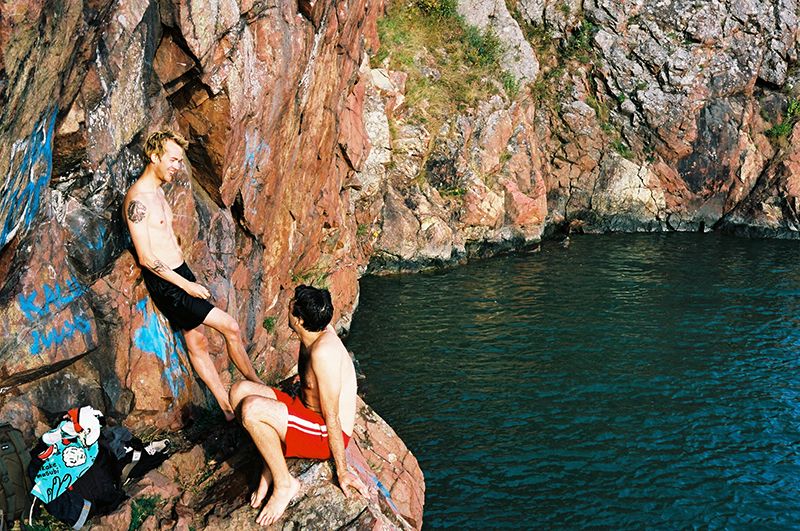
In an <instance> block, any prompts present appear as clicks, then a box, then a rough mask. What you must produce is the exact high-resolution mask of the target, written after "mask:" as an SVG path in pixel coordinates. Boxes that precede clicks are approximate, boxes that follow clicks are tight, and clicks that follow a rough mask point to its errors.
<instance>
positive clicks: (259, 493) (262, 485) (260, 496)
mask: <svg viewBox="0 0 800 531" xmlns="http://www.w3.org/2000/svg"><path fill="white" fill-rule="evenodd" d="M270 485H272V472H270V471H269V467H268V466H267V464H266V463H264V468H263V469H262V470H261V476H259V478H258V488H257V489H256V490H255V492H253V494H251V495H250V507H252V508H253V509H258V508H259V507H261V504H262V503H263V501H264V498H266V497H267V492H269V487H270Z"/></svg>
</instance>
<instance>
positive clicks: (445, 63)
mask: <svg viewBox="0 0 800 531" xmlns="http://www.w3.org/2000/svg"><path fill="white" fill-rule="evenodd" d="M378 33H379V35H380V41H381V47H380V49H379V50H378V51H377V53H376V54H375V55H374V56H373V57H372V60H371V62H372V65H373V67H378V66H381V65H383V64H386V63H388V66H389V68H391V69H393V70H402V71H404V72H406V73H407V74H408V79H407V81H406V94H405V96H406V102H407V104H408V108H409V109H411V113H412V115H411V119H412V121H416V122H417V123H425V124H430V125H431V127H432V128H436V127H438V125H439V124H441V123H442V122H443V121H445V120H446V119H448V118H449V117H450V116H452V115H453V113H454V112H457V111H460V110H463V109H466V108H468V107H470V106H471V105H473V104H474V103H475V102H477V101H481V100H485V99H487V98H488V97H489V96H491V95H494V94H497V93H498V92H500V90H501V89H500V87H503V89H504V90H506V92H507V93H508V94H509V96H511V97H513V95H515V94H516V93H517V92H518V91H519V89H520V87H519V82H518V81H517V80H516V79H514V78H513V76H511V74H507V73H504V72H503V70H502V69H501V67H500V64H499V60H500V57H501V56H502V53H503V48H502V45H501V43H500V40H499V38H498V37H497V35H495V34H494V33H493V32H492V31H486V32H484V31H481V30H479V29H478V28H475V27H474V26H470V25H469V24H466V23H465V22H464V20H463V18H462V17H460V16H459V15H458V13H457V11H456V0H410V1H405V2H393V3H392V4H391V5H390V6H389V7H388V9H387V14H386V16H385V17H383V18H382V19H380V20H379V21H378ZM512 93H513V94H512Z"/></svg>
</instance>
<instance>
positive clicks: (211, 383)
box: [183, 327, 235, 420]
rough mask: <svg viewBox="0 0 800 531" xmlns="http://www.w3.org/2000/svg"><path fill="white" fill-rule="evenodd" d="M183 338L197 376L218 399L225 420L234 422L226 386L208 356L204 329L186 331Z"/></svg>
mask: <svg viewBox="0 0 800 531" xmlns="http://www.w3.org/2000/svg"><path fill="white" fill-rule="evenodd" d="M183 337H184V338H185V339H186V346H187V347H188V349H189V361H191V362H192V367H194V370H195V371H197V375H198V376H200V379H201V380H203V383H204V384H206V385H207V386H208V388H209V390H210V391H211V394H212V395H214V398H216V399H217V403H218V404H219V407H220V409H222V412H223V413H224V414H225V420H233V419H234V417H235V416H234V414H233V408H232V407H231V404H230V402H228V393H227V392H226V391H225V386H224V385H222V380H220V377H219V373H218V372H217V369H216V367H214V362H212V361H211V356H209V354H208V340H207V339H206V336H205V334H204V333H203V329H202V328H200V327H197V328H195V329H193V330H184V331H183Z"/></svg>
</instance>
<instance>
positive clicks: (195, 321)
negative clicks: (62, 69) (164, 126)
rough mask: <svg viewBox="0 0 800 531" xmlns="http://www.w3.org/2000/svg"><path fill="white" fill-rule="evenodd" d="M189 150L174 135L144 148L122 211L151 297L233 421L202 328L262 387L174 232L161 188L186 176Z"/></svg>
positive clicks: (163, 134)
mask: <svg viewBox="0 0 800 531" xmlns="http://www.w3.org/2000/svg"><path fill="white" fill-rule="evenodd" d="M187 145H188V144H187V142H186V140H184V139H183V137H181V136H180V135H178V134H177V133H174V132H172V131H156V132H155V133H153V134H151V135H150V136H149V137H148V138H147V141H146V142H145V146H144V153H145V155H146V156H147V158H148V159H149V161H150V162H149V163H148V164H147V167H146V168H145V169H144V172H143V173H142V175H141V176H140V177H139V179H137V181H136V182H135V183H133V185H132V186H131V187H130V189H129V190H128V193H127V194H126V195H125V201H124V202H123V204H122V208H123V212H124V213H125V218H126V221H127V223H128V230H130V233H131V239H132V240H133V246H134V247H135V248H136V254H137V255H138V257H139V264H140V265H141V267H142V277H143V278H144V282H145V284H146V285H147V290H148V291H149V292H150V297H151V298H152V299H153V302H154V303H155V305H156V307H157V308H158V309H159V310H160V311H161V313H163V314H164V316H165V317H166V318H167V319H168V320H169V322H170V324H171V325H172V326H173V327H174V328H177V329H179V330H182V331H183V337H184V338H185V339H186V346H187V347H188V349H189V360H190V361H191V363H192V366H193V367H194V370H196V371H197V374H198V375H199V376H200V379H201V380H203V382H204V383H205V384H206V385H207V386H208V388H209V389H210V390H211V393H212V394H213V395H214V398H216V399H217V402H218V403H219V406H220V408H221V409H222V411H223V413H225V418H226V419H227V420H233V418H234V413H233V408H231V405H230V402H228V393H227V392H226V390H225V386H224V385H222V380H221V379H220V377H219V374H218V373H217V370H216V369H215V368H214V363H213V362H212V361H211V357H210V356H209V354H208V340H207V339H206V336H205V333H204V331H203V326H202V325H206V326H209V327H211V328H213V329H214V330H216V331H218V332H220V333H221V334H222V335H223V336H225V345H226V347H227V350H228V356H229V357H230V359H231V360H233V363H234V364H235V365H236V367H237V368H238V369H239V370H240V371H241V372H242V374H243V375H244V377H245V378H247V379H248V380H250V381H253V382H257V383H262V382H261V380H260V379H259V377H258V375H257V374H256V371H255V369H253V364H252V363H251V362H250V358H249V357H248V356H247V352H245V350H244V344H243V343H242V338H241V334H240V332H239V325H238V324H237V322H236V320H235V319H234V318H233V317H231V316H230V315H228V314H227V313H225V312H224V311H222V310H220V309H219V308H216V307H214V305H212V304H211V303H210V302H208V298H209V297H210V296H211V294H210V293H209V291H208V289H206V288H205V286H202V285H200V284H198V283H197V282H195V281H196V280H197V279H196V278H195V276H194V275H193V274H192V272H191V271H190V270H189V267H188V266H187V265H186V262H185V261H184V260H183V252H182V251H181V248H180V246H179V245H178V239H177V238H176V236H175V233H174V232H173V230H172V209H171V208H170V206H169V204H168V203H167V198H166V196H165V195H164V190H162V188H161V187H162V186H163V185H164V184H165V183H170V182H172V181H173V179H175V178H176V177H177V176H178V175H179V174H180V173H181V172H182V171H183V150H184V149H185V148H186V146H187Z"/></svg>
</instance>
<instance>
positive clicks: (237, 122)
mask: <svg viewBox="0 0 800 531" xmlns="http://www.w3.org/2000/svg"><path fill="white" fill-rule="evenodd" d="M799 32H800V26H798V6H797V2H796V0H736V1H733V0H730V1H728V0H726V1H723V0H710V1H708V2H691V1H685V0H683V1H679V0H630V1H625V2H615V1H610V0H583V1H580V0H566V1H564V0H507V1H505V2H503V1H499V0H413V1H410V2H389V3H388V5H384V2H383V1H382V0H352V1H337V2H325V1H321V0H298V1H294V0H292V1H289V0H264V1H259V0H217V1H214V2H196V1H192V0H160V1H158V0H124V1H121V2H111V1H108V0H83V1H79V0H52V1H49V2H45V1H43V0H23V1H19V2H13V3H6V4H4V5H3V7H2V13H0V315H2V319H0V331H2V334H1V335H0V419H3V420H9V421H12V422H13V423H14V424H15V425H17V426H19V427H20V428H22V429H23V431H25V433H26V434H27V435H28V436H32V435H33V434H34V433H35V432H38V433H41V432H42V431H43V429H44V426H45V424H46V423H47V421H48V420H50V419H49V416H50V415H52V414H53V413H55V412H57V411H60V410H63V409H65V408H67V407H70V406H72V405H75V404H79V403H92V404H94V405H95V406H97V407H101V408H102V409H103V410H104V411H105V412H106V413H107V415H108V416H109V417H110V418H111V419H112V420H113V421H116V422H124V423H125V424H126V425H128V426H130V427H131V428H133V429H134V430H144V429H158V430H174V429H177V428H180V427H183V426H185V425H186V424H187V423H188V422H190V421H191V419H192V418H197V417H202V416H203V415H204V412H206V411H207V410H206V409H205V408H206V407H208V399H209V396H208V393H207V391H206V390H205V389H204V388H202V387H201V386H200V385H199V384H198V382H197V379H196V378H195V377H194V375H193V374H192V370H191V368H190V366H189V364H188V361H187V358H186V349H185V345H184V343H183V341H182V339H181V337H180V335H176V334H175V333H174V332H173V331H172V330H171V329H170V328H169V326H168V324H167V323H166V321H165V320H164V318H163V317H162V316H161V315H160V314H159V313H158V311H156V310H155V308H154V307H153V305H152V303H151V301H150V299H149V297H148V296H147V292H146V289H145V287H144V285H143V283H142V281H141V277H140V272H139V268H138V265H137V263H136V259H135V257H134V256H133V255H132V254H131V252H130V242H129V239H128V236H127V233H126V229H125V226H124V223H123V220H122V218H121V215H120V214H121V213H120V205H121V202H122V198H123V196H124V193H125V191H126V189H127V187H128V186H129V185H130V184H131V183H132V182H133V181H134V180H135V178H136V177H137V176H138V175H139V173H140V172H141V171H142V169H143V167H144V157H143V156H142V152H141V143H142V140H143V138H144V137H145V136H146V135H147V133H149V132H150V131H152V130H154V129H157V128H160V127H163V126H169V127H172V128H175V129H178V130H180V131H181V132H183V133H184V134H185V136H187V137H188V138H189V139H190V141H191V145H190V147H189V149H188V151H187V156H188V162H189V165H190V171H189V172H188V173H187V174H186V175H185V176H183V178H181V179H179V180H178V182H176V183H174V184H173V185H172V186H171V187H170V188H169V190H168V192H167V195H168V199H169V201H170V202H171V203H172V205H173V208H174V211H175V214H176V216H175V225H176V232H177V234H178V236H179V238H180V241H181V246H182V248H183V250H184V252H185V254H186V256H187V260H188V261H189V262H190V263H191V265H192V266H193V269H194V270H195V272H196V273H197V275H198V277H200V279H202V281H203V282H204V283H205V284H206V285H207V286H209V289H210V290H211V292H212V297H213V300H214V302H215V304H216V305H218V306H220V307H221V308H223V309H225V310H226V311H228V312H229V313H231V314H232V315H234V316H235V317H236V318H237V319H238V321H239V323H240V325H241V327H242V331H243V335H244V337H245V341H246V343H247V347H248V352H249V353H250V356H251V358H253V360H254V362H255V365H256V368H257V369H258V370H259V371H260V372H261V374H262V375H263V376H264V377H265V378H267V379H272V380H275V379H277V378H278V377H279V376H283V375H285V374H286V373H287V372H289V370H290V369H291V367H292V366H293V365H294V362H295V361H294V353H295V352H296V349H297V344H296V343H295V342H294V340H292V339H291V337H290V336H289V333H288V329H287V326H286V315H285V313H286V310H285V308H286V304H287V301H288V299H289V296H290V295H289V294H290V293H291V292H292V289H293V288H294V286H295V285H296V284H298V283H300V282H305V283H313V284H316V285H324V286H327V287H329V288H330V289H331V291H332V294H333V298H334V301H335V303H336V305H337V310H338V313H337V314H336V316H335V320H336V323H337V326H338V327H339V328H340V329H346V328H347V327H348V324H349V320H350V317H351V315H352V312H353V310H354V308H355V305H356V303H357V299H358V284H357V279H358V277H359V275H361V274H363V273H364V272H365V271H376V272H379V271H396V270H415V269H420V268H425V267H437V266H441V265H445V264H452V263H458V262H461V261H464V260H466V259H468V258H470V257H472V256H484V255H488V254H492V253H496V252H499V251H503V250H510V249H525V248H529V247H532V246H535V245H537V244H538V243H539V242H540V241H541V239H542V238H543V237H546V236H548V235H549V234H555V233H567V232H569V231H570V230H581V231H587V232H599V231H670V230H693V231H694V230H712V229H719V230H730V231H735V232H738V233H742V234H751V235H756V236H774V237H786V238H796V237H798V236H799V235H800V214H798V206H799V205H798V198H799V197H800V181H798V179H800V153H799V152H798V149H800V148H798V142H797V135H798V134H800V133H797V126H796V123H797V122H798V121H800V84H799V83H800V71H799V70H798V68H797V62H798V51H800V44H798V43H799V42H800V38H799V37H800V33H799ZM420 36H422V37H425V38H422V37H420ZM426 39H427V40H426ZM437 39H438V40H437ZM442 87H444V89H443V88H442ZM443 90H444V91H443ZM210 340H211V350H212V352H213V353H214V354H215V356H216V357H215V360H216V363H217V368H218V369H219V370H220V372H221V373H222V374H223V378H224V379H225V380H226V383H230V379H231V374H230V373H229V372H228V371H227V370H226V369H227V368H228V361H227V359H226V357H225V355H224V345H223V343H222V340H221V338H220V336H218V335H210ZM356 355H357V353H356ZM364 415H366V416H369V415H367V414H366V413H364ZM370 415H371V414H370ZM366 416H365V417H364V418H366ZM367 424H368V425H369V423H367ZM370 426H371V427H370V428H369V429H366V431H365V432H364V434H363V436H362V438H361V440H368V439H372V437H373V434H372V432H371V431H370V429H372V430H375V429H377V428H375V427H374V426H372V425H370ZM359 447H360V448H361V450H362V452H363V450H364V447H362V446H359ZM398 448H399V447H398ZM404 451H405V450H390V451H388V450H387V452H388V454H391V455H395V457H396V456H397V455H400V454H403V452H404ZM387 452H384V454H382V456H383V457H382V459H383V460H384V461H387V460H388V461H390V462H393V461H391V460H390V459H389V457H388V454H387ZM403 455H404V454H403ZM366 462H367V463H370V466H371V467H373V469H374V467H375V466H376V465H375V464H374V463H375V462H373V461H370V459H369V458H366ZM402 463H403V466H407V467H408V468H407V470H406V472H408V474H410V476H411V477H413V478H414V480H413V481H410V482H409V485H413V486H409V487H407V488H406V487H403V488H404V489H406V490H407V492H406V493H405V494H403V495H402V496H401V495H399V494H398V495H397V496H400V497H404V498H403V499H406V500H416V501H414V503H411V504H410V505H409V506H408V507H411V508H410V509H402V510H400V511H399V513H398V511H395V510H394V509H396V508H397V507H392V504H391V503H388V502H387V501H386V500H389V499H393V497H394V494H393V495H392V496H390V497H388V498H387V497H385V496H384V498H383V501H380V500H378V498H376V500H377V501H376V504H377V505H376V506H375V507H377V509H375V511H377V512H375V511H373V510H370V511H368V512H369V514H371V515H373V517H374V518H375V520H374V522H373V521H372V520H370V522H373V523H372V524H370V525H374V526H376V527H377V526H379V525H383V524H381V523H376V522H379V521H380V522H383V520H380V518H382V517H378V516H376V515H377V514H378V513H380V514H383V515H385V516H386V515H389V516H386V518H388V519H389V521H391V522H394V523H393V524H387V525H405V524H399V523H398V522H399V520H396V519H395V520H392V518H395V516H396V515H397V514H402V518H403V521H404V522H405V523H406V524H408V525H411V526H412V527H413V526H416V527H418V526H419V525H421V507H422V501H421V500H422V494H421V493H422V490H423V489H424V487H423V482H422V478H421V474H419V470H418V466H417V465H416V462H415V461H414V460H412V459H408V460H405V459H403V460H402ZM401 468H402V467H401ZM323 469H324V467H322V468H318V469H317V470H318V471H317V472H314V474H317V477H318V479H319V478H323V479H320V480H319V481H317V483H315V485H318V486H319V487H320V488H322V487H324V485H325V484H326V483H325V480H324V477H325V472H324V470H323ZM365 470H366V468H365ZM398 473H399V472H398ZM378 476H379V475H378ZM378 476H376V477H378ZM380 481H384V479H381V480H380ZM387 481H388V480H387ZM382 484H383V483H382ZM403 484H404V485H405V483H403ZM376 485H377V483H376ZM378 490H380V489H378ZM184 506H187V504H173V505H172V506H171V507H172V508H173V516H174V517H175V518H174V519H177V520H179V519H180V518H179V517H178V516H176V515H178V514H179V513H180V512H181V511H184V510H185V509H181V507H184ZM386 507H389V509H386ZM351 510H353V511H355V510H356V509H355V508H354V507H349V508H346V510H345V512H346V513H347V514H346V515H345V514H344V513H342V515H340V516H341V518H344V519H345V520H346V518H349V517H350V516H352V514H351V513H350V512H348V511H351ZM176 511H177V512H176ZM298 514H299V513H298ZM353 514H355V513H353ZM365 514H366V513H365ZM391 515H395V516H391ZM297 518H301V519H300V520H295V522H296V523H298V525H302V524H301V523H300V522H302V521H303V520H302V518H303V516H297ZM337 518H338V517H337ZM177 520H176V521H177ZM345 520H336V521H337V522H343V521H345ZM164 521H165V522H171V521H172V520H171V519H170V517H165V519H164ZM209 521H210V520H209ZM365 522H366V520H365ZM173 523H174V522H173ZM384 523H385V522H384ZM309 525H310V524H309ZM359 525H361V524H359ZM365 525H366V524H365Z"/></svg>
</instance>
